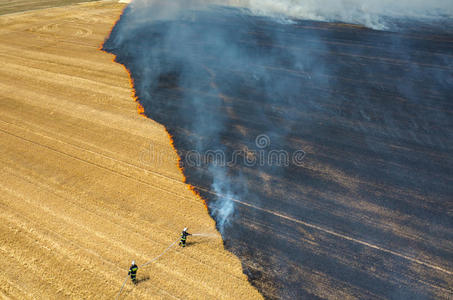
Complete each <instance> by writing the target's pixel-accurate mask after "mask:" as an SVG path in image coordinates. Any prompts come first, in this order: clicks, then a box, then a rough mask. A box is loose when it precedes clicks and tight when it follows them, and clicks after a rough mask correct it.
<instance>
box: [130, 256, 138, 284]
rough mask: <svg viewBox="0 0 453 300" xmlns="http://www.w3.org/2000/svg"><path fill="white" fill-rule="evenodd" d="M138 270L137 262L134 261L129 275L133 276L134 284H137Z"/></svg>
mask: <svg viewBox="0 0 453 300" xmlns="http://www.w3.org/2000/svg"><path fill="white" fill-rule="evenodd" d="M137 270H138V267H137V265H136V264H135V261H134V260H133V261H132V265H131V267H130V268H129V275H130V276H131V280H132V282H133V283H134V284H137Z"/></svg>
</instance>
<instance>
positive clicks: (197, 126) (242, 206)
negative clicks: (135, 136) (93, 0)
mask: <svg viewBox="0 0 453 300" xmlns="http://www.w3.org/2000/svg"><path fill="white" fill-rule="evenodd" d="M147 14H149V15H152V12H151V11H146V10H145V11H138V10H132V9H126V10H125V12H124V14H123V16H122V18H121V19H120V20H119V22H118V23H117V24H116V26H115V28H114V29H113V31H112V34H111V36H110V38H109V40H108V41H107V42H106V44H105V46H104V48H105V49H106V50H107V51H109V52H112V53H114V54H116V55H117V61H118V62H120V63H122V64H124V65H125V66H126V67H127V68H128V69H129V70H130V71H131V74H132V77H133V79H134V86H135V89H136V92H137V96H138V98H139V101H140V103H141V104H142V105H143V106H144V108H145V113H146V115H147V116H149V117H150V118H151V119H153V120H156V121H157V122H159V123H161V124H163V125H165V126H166V128H167V129H168V131H169V132H170V133H171V134H172V135H173V136H174V140H175V146H176V148H177V149H178V151H179V154H180V156H181V159H182V160H181V164H182V166H183V167H184V169H185V175H186V176H187V180H188V182H189V183H191V184H192V185H194V186H195V188H196V189H197V190H198V191H199V192H200V194H201V195H202V196H203V197H204V198H206V199H207V200H208V204H209V207H210V212H211V215H212V216H213V217H214V218H215V219H216V221H217V226H218V228H219V229H220V230H221V231H222V233H223V238H224V242H225V245H226V247H227V248H228V249H229V250H230V251H232V252H233V253H234V254H236V255H238V256H239V257H240V258H241V260H242V263H243V269H244V272H245V273H246V274H247V275H248V277H249V280H250V281H251V282H252V283H253V284H254V285H255V286H256V287H258V289H259V290H260V291H261V292H262V293H263V295H265V297H267V298H269V299H277V298H283V299H295V298H297V299H314V298H335V299H345V298H360V299H376V298H387V299H389V298H393V299H411V298H412V299H427V298H439V299H447V298H449V297H453V291H452V286H453V273H452V272H453V260H452V257H453V230H452V229H453V215H452V214H453V202H452V196H453V160H452V157H451V151H452V149H453V142H452V141H453V139H452V138H453V131H452V129H453V128H452V125H453V118H452V113H453V102H452V100H451V99H452V97H451V92H452V86H453V76H452V74H453V73H452V71H453V32H449V31H448V30H447V29H445V28H447V27H445V28H444V29H445V30H442V31H439V27H430V26H429V24H428V25H427V24H423V25H422V24H421V23H417V22H413V23H410V22H409V21H407V22H404V21H399V23H398V28H399V29H398V31H396V32H389V31H388V32H386V31H374V30H370V29H366V28H363V27H360V26H350V25H347V24H340V23H336V24H333V23H321V22H308V21H288V20H277V21H276V20H273V19H269V18H265V17H256V16H250V15H248V14H244V13H242V12H240V11H238V10H235V9H229V8H222V7H216V8H212V9H210V10H206V11H185V12H183V13H179V14H177V15H176V16H172V17H171V18H168V19H166V18H162V19H158V20H153V19H152V17H149V18H146V16H147ZM436 26H438V24H437V25H436ZM213 153H214V154H213ZM216 153H217V154H216ZM275 153H278V154H277V155H276V154H275ZM280 154H281V155H283V156H279V155H280ZM296 154H297V155H296ZM216 155H218V156H216ZM275 155H276V156H275ZM285 155H286V156H285ZM286 158H287V161H286Z"/></svg>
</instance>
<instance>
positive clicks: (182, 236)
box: [179, 227, 191, 247]
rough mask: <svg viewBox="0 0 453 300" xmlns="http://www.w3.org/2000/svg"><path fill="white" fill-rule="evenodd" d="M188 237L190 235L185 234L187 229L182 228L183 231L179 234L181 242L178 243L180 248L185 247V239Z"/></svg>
mask: <svg viewBox="0 0 453 300" xmlns="http://www.w3.org/2000/svg"><path fill="white" fill-rule="evenodd" d="M188 235H191V234H190V233H188V232H187V227H186V228H184V230H183V231H182V233H181V240H180V241H179V246H181V247H185V246H186V239H187V236H188Z"/></svg>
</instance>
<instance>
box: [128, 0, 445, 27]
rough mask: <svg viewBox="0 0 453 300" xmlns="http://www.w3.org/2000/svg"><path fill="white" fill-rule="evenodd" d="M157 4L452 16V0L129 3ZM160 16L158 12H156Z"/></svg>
mask: <svg viewBox="0 0 453 300" xmlns="http://www.w3.org/2000/svg"><path fill="white" fill-rule="evenodd" d="M134 4H136V6H137V7H141V6H142V5H156V4H157V5H158V6H161V7H162V8H163V9H159V13H163V14H162V15H168V14H169V13H170V12H174V11H176V10H179V9H180V8H181V7H184V9H191V8H195V7H197V8H200V7H202V6H205V5H211V4H212V5H226V6H235V7H241V8H245V9H248V10H249V11H250V12H252V13H253V14H256V15H262V16H270V17H277V18H282V17H286V18H295V19H303V20H316V21H336V22H345V23H351V24H361V25H364V26H367V27H370V28H373V29H387V28H388V23H387V20H386V18H396V19H423V20H427V19H428V20H429V19H439V18H442V19H453V0H428V1H426V0H398V1H395V0H186V1H181V0H173V1H162V0H133V1H132V5H134ZM156 15H159V16H162V15H160V14H156Z"/></svg>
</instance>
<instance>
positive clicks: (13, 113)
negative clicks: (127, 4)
mask: <svg viewBox="0 0 453 300" xmlns="http://www.w3.org/2000/svg"><path fill="white" fill-rule="evenodd" d="M16 2H18V1H10V2H9V3H10V4H11V6H14V5H16V7H7V6H5V5H2V6H1V12H0V13H1V14H4V15H3V16H1V17H0V65H1V68H0V78H1V80H0V136H1V138H0V169H1V172H0V191H1V192H0V206H1V208H0V252H1V255H0V264H1V269H0V296H1V297H2V298H7V299H32V298H38V299H42V298H49V299H63V298H77V299H82V298H83V299H89V298H91V299H93V298H96V299H100V298H102V299H107V298H109V299H112V298H114V297H116V295H117V293H118V291H119V289H120V286H121V284H122V283H123V280H124V279H125V276H126V275H127V269H128V267H129V264H130V261H131V260H132V259H135V260H136V261H137V263H138V265H139V266H140V265H141V264H143V263H145V262H147V261H149V260H150V259H152V258H153V257H156V256H157V255H159V254H160V253H161V252H162V251H163V250H164V249H165V248H167V247H168V246H169V245H170V244H171V243H172V242H174V241H175V240H176V239H178V237H179V233H180V230H181V229H182V228H183V227H184V226H189V229H190V231H191V232H193V233H208V234H210V235H208V236H197V237H192V238H190V239H189V247H187V248H185V249H183V250H182V249H180V248H177V247H173V248H171V249H170V250H169V251H168V252H167V253H165V255H164V256H162V257H161V258H160V259H159V260H157V261H156V262H155V263H152V264H150V265H148V266H147V267H146V268H143V269H139V274H138V279H139V280H140V284H139V285H138V286H137V287H134V288H133V287H132V285H131V284H130V283H128V284H127V285H126V287H125V289H124V291H123V293H122V295H121V297H127V298H129V299H133V298H137V299H144V298H164V299H166V298H189V299H209V298H211V299H213V298H216V299H254V298H260V297H261V296H260V295H259V294H258V292H257V291H256V290H255V289H254V288H252V287H251V286H250V285H249V283H248V282H247V278H246V277H245V275H244V274H243V273H242V268H241V264H240V261H239V260H238V259H237V258H236V257H235V256H233V255H232V254H230V253H229V252H227V251H225V250H224V248H223V245H222V240H221V238H220V235H219V234H218V233H217V232H216V230H215V226H214V222H213V220H212V219H211V218H210V217H209V215H208V213H207V211H206V209H205V207H204V205H203V203H202V201H201V200H200V199H199V198H198V197H197V196H196V195H194V194H193V193H192V192H191V191H190V190H189V189H188V188H187V185H186V184H184V177H183V175H182V173H181V171H180V170H179V169H178V167H177V160H178V157H177V155H176V153H175V151H174V150H173V148H172V146H171V143H170V138H169V136H168V134H167V132H166V131H165V128H164V127H163V126H161V125H159V124H157V123H155V122H153V121H152V120H149V119H146V118H144V117H142V116H140V115H139V114H138V113H137V106H136V103H134V101H133V98H132V91H131V86H130V82H129V76H128V73H127V72H126V70H125V69H124V68H123V67H122V66H121V65H119V64H116V63H114V62H113V61H112V59H113V56H112V55H110V54H107V53H104V52H102V51H100V50H99V47H100V45H101V44H102V42H103V41H104V39H105V37H106V36H107V35H108V33H109V31H110V29H111V27H112V26H113V24H114V23H115V21H116V20H117V18H118V17H119V15H120V14H121V12H122V10H123V8H124V4H118V3H116V2H91V3H83V4H75V5H71V6H63V7H56V8H49V9H43V10H34V11H29V12H20V13H15V14H6V13H10V12H17V11H23V10H26V9H36V8H40V7H42V6H41V4H43V3H44V2H45V1H41V2H39V3H38V2H36V1H35V2H28V3H29V4H30V7H28V8H27V7H23V6H20V7H19V5H17V3H16ZM54 2H56V1H54ZM67 2H68V1H60V2H59V3H53V5H58V4H67ZM19 4H20V3H19ZM43 5H44V6H47V5H48V3H47V2H46V3H44V4H43ZM153 153H154V154H155V153H159V155H157V156H156V155H153Z"/></svg>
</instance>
